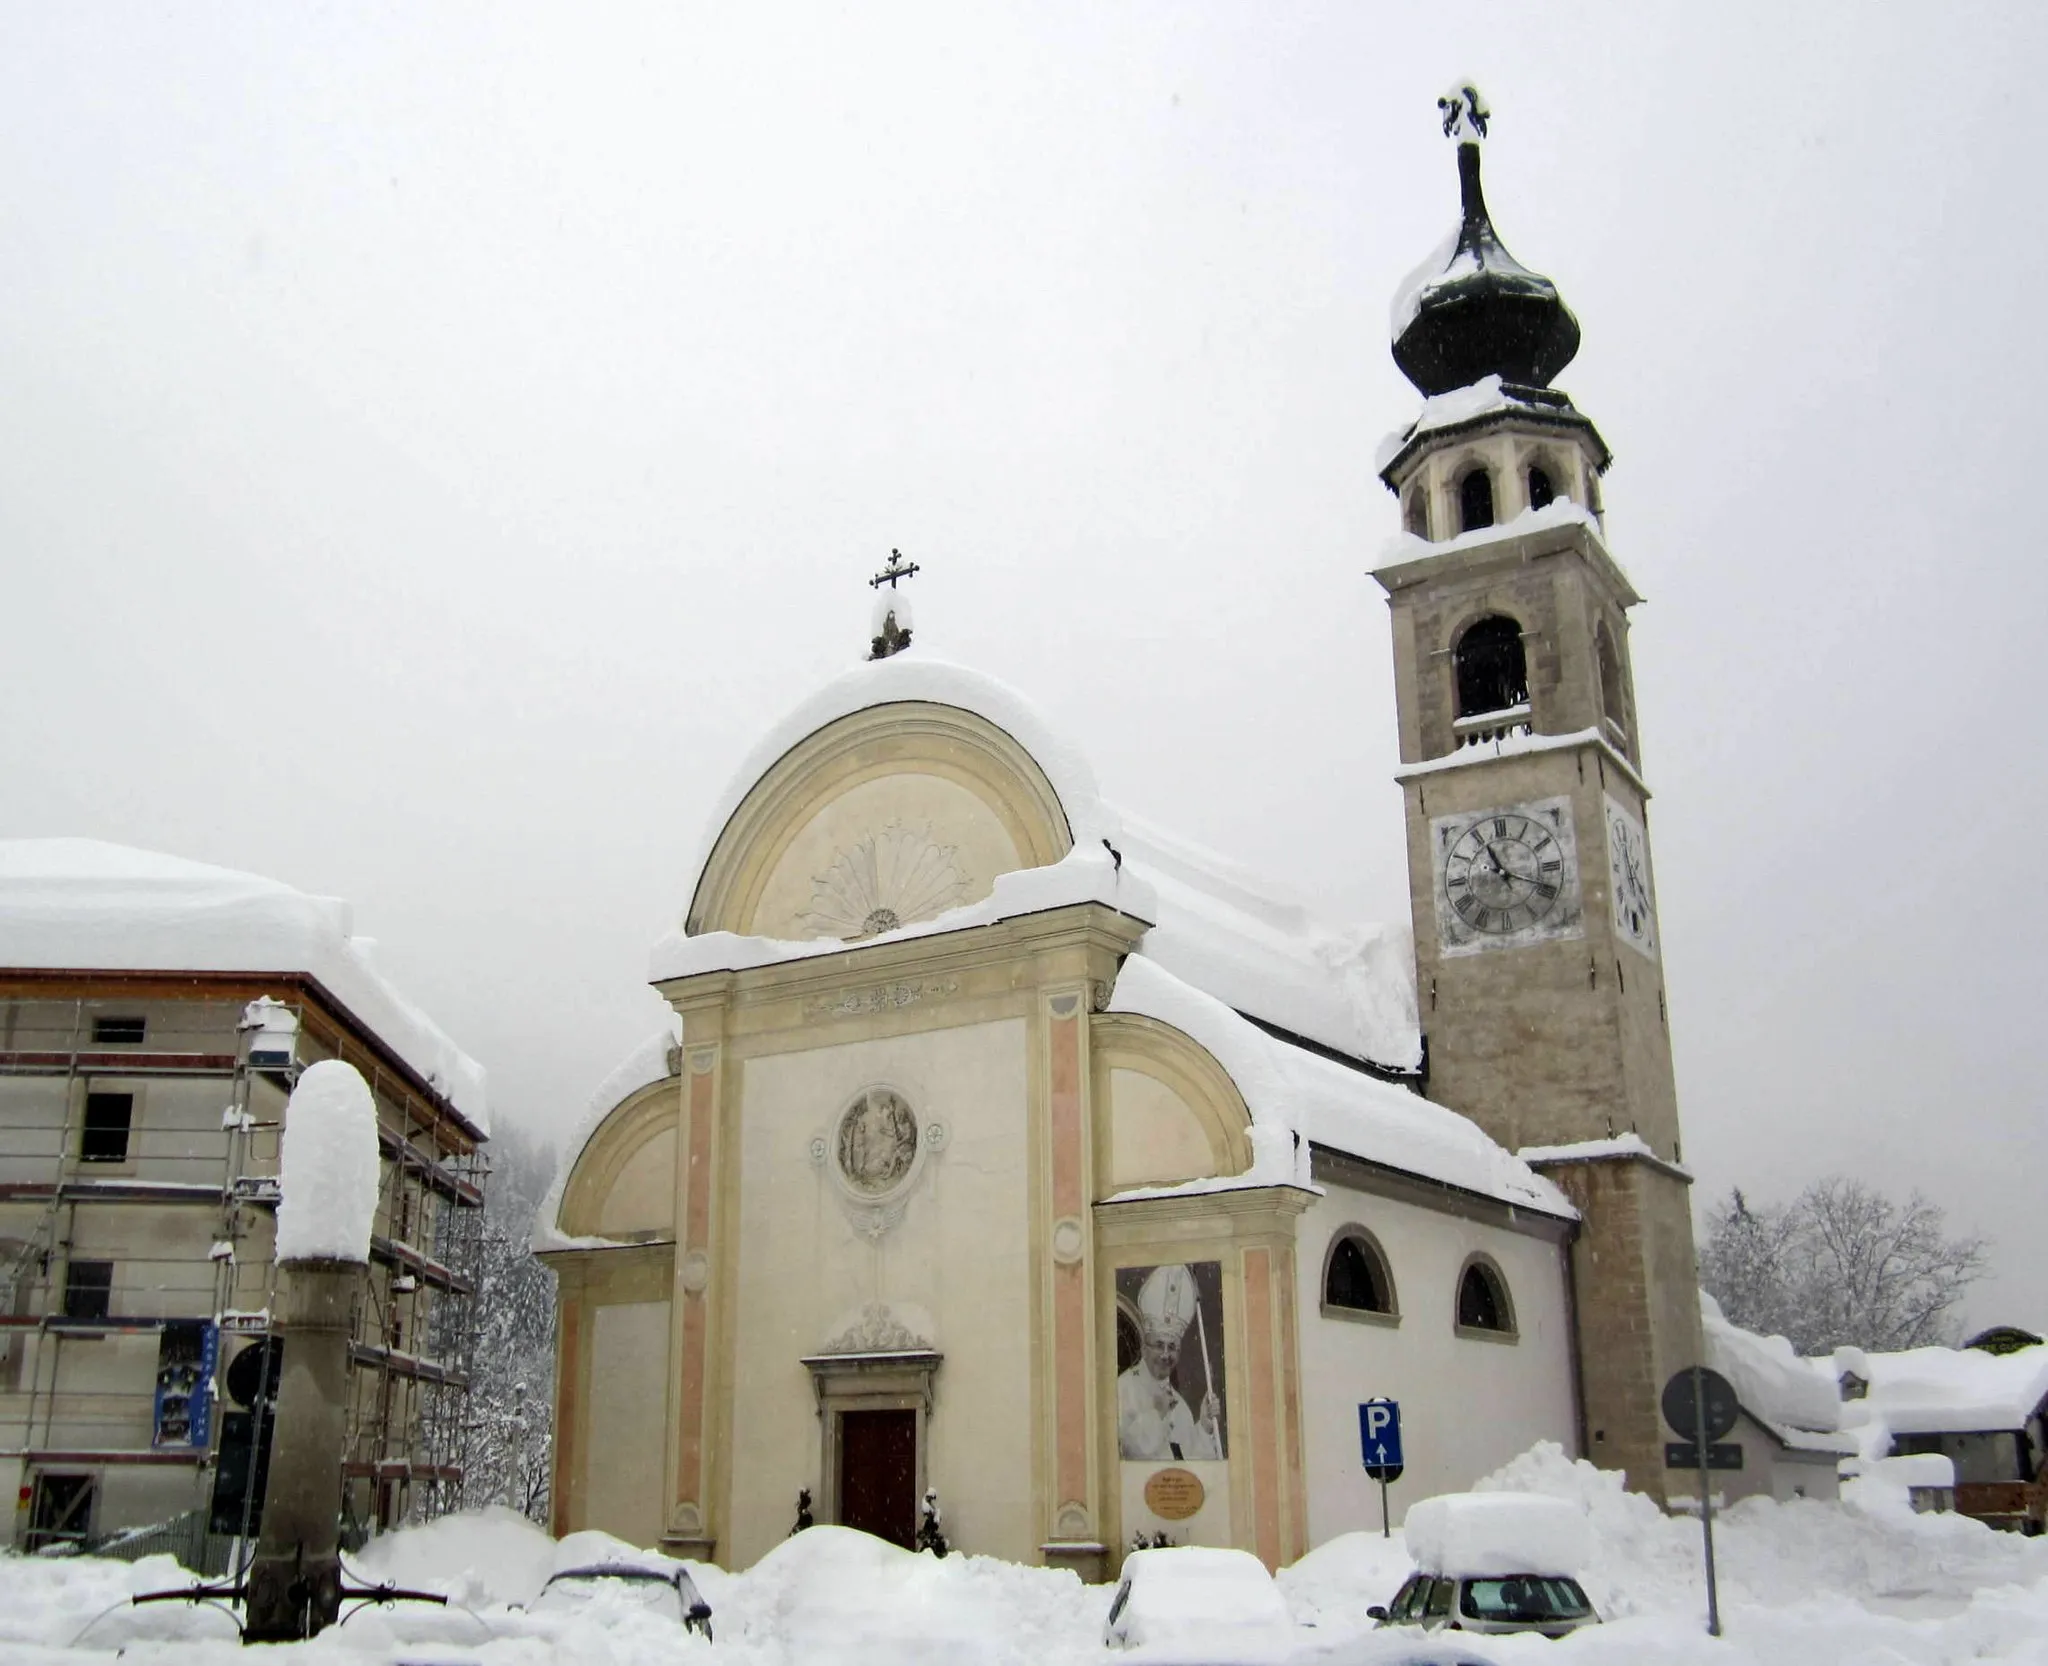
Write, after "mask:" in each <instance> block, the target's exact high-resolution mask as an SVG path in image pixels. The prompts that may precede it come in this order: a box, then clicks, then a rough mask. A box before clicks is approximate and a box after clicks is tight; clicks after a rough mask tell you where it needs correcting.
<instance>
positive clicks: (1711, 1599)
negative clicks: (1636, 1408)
mask: <svg viewBox="0 0 2048 1666" xmlns="http://www.w3.org/2000/svg"><path fill="white" fill-rule="evenodd" d="M1692 1422H1693V1437H1694V1440H1693V1444H1694V1446H1695V1448H1696V1449H1697V1451H1698V1453H1699V1461H1700V1533H1701V1535H1702V1536H1703V1537H1704V1539H1705V1540H1706V1546H1707V1635H1708V1636H1709V1637H1719V1636H1720V1635H1721V1599H1720V1593H1719V1592H1718V1591H1717V1590H1716V1589H1715V1585H1714V1495H1713V1492H1712V1490H1711V1489H1710V1488H1709V1486H1708V1484H1707V1391H1706V1387H1705V1384H1704V1382H1703V1380H1702V1378H1701V1376H1700V1368H1699V1367H1698V1366H1697V1365H1695V1366H1694V1367H1693V1368H1692Z"/></svg>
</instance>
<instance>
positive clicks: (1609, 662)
mask: <svg viewBox="0 0 2048 1666" xmlns="http://www.w3.org/2000/svg"><path fill="white" fill-rule="evenodd" d="M1593 657H1594V658H1595V659H1596V660H1598V661H1599V664H1600V710H1601V712H1602V714H1603V715H1605V717H1606V718H1607V720H1608V722H1610V723H1612V724H1613V725H1614V726H1615V727H1616V728H1617V729H1619V730H1621V732H1622V733H1623V734H1627V733H1628V702H1627V696H1626V695H1624V693H1623V692H1622V683H1621V655H1620V654H1619V653H1617V652H1616V651H1615V647H1614V633H1613V632H1612V631H1610V630H1609V629H1608V628H1607V621H1606V620H1605V619H1600V620H1596V621H1595V622H1594V625H1593Z"/></svg>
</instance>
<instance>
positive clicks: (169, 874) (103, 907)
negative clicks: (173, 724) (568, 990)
mask: <svg viewBox="0 0 2048 1666" xmlns="http://www.w3.org/2000/svg"><path fill="white" fill-rule="evenodd" d="M351 924H352V917H351V911H350V908H349V905H348V904H347V903H346V902H344V901H342V900H341V899H339V898H337V897H315V896H309V895H307V894H306V893H305V892H303V891H298V890H294V889H293V888H292V887H291V886H289V885H285V884H283V883H281V882H280V881H278V880H275V879H265V878H263V877H261V876H260V875H257V874H249V873H238V872H236V871H235V870H234V869H232V868H216V867H211V866H209V865H208V864H206V863H203V862H188V861H186V860H184V859H183V858H182V857H177V856H165V855H161V854H159V853H158V852H156V851H149V850H136V849H133V848H131V847H129V846H127V845H116V844H107V843H104V842H102V841H100V840H98V839H5V840H0V964H4V965H6V966H10V967H24V968H29V967H32V968H35V969H37V970H45V971H48V970H59V971H81V972H83V971H122V972H256V973H262V972H294V973H303V974H304V975H306V976H308V977H311V978H313V979H315V980H316V981H317V982H318V983H319V984H320V986H321V987H322V988H323V989H325V990H326V991H327V992H328V994H329V995H331V996H332V997H333V998H334V999H335V1000H337V1001H339V1002H340V1003H341V1004H342V1005H343V1006H344V1007H346V1008H347V1009H348V1010H349V1012H350V1013H351V1014H353V1015H354V1017H355V1018H356V1019H357V1020H358V1021H359V1022H360V1023H362V1024H364V1025H365V1026H367V1027H368V1028H369V1030H370V1031H371V1032H372V1033H374V1034H375V1035H376V1036H377V1037H378V1038H379V1039H380V1040H381V1041H383V1042H384V1044H385V1045H386V1046H388V1047H390V1048H391V1050H392V1051H393V1052H394V1053H396V1054H397V1055H398V1056H399V1057H400V1058H401V1059H403V1060H404V1061H405V1062H406V1063H407V1064H408V1065H410V1066H411V1067H412V1068H413V1069H414V1070H415V1071H417V1072H418V1073H419V1075H420V1076H421V1077H422V1078H423V1079H424V1080H425V1081H426V1082H428V1083H429V1084H430V1085H431V1086H433V1087H435V1088H436V1089H438V1090H439V1091H440V1092H441V1093H442V1094H443V1095H444V1096H445V1097H446V1098H447V1099H448V1101H449V1102H450V1103H451V1104H452V1105H454V1107H455V1108H456V1110H457V1111H459V1112H460V1113H461V1114H462V1116H463V1117H464V1119H465V1120H467V1121H468V1122H469V1123H470V1124H471V1126H473V1127H474V1128H475V1129H476V1130H477V1131H478V1132H479V1133H488V1132H489V1129H490V1120H489V1110H488V1107H487V1104H486V1101H485V1095H484V1072H483V1067H482V1066H481V1065H479V1064H478V1063H477V1062H476V1060H474V1059H472V1058H471V1057H470V1056H469V1055H468V1054H467V1053H465V1052H463V1051H462V1049H461V1048H459V1047H457V1046H456V1045H455V1043H454V1042H453V1041H451V1040H449V1038H448V1037H447V1036H446V1035H445V1034H443V1033H442V1031H441V1030H440V1028H439V1027H438V1026H437V1025H435V1023H434V1022H433V1021H432V1020H431V1019H430V1018H428V1017H427V1015H426V1014H425V1013H423V1012H421V1011H420V1010H419V1008H417V1007H415V1006H414V1005H413V1004H412V1003H411V1002H409V1001H408V1000H406V999H405V997H404V996H403V995H401V994H399V992H398V991H397V990H396V989H395V988H393V987H392V985H391V984H390V983H389V982H388V981H387V980H386V979H385V978H384V976H383V974H381V973H380V972H378V971H377V969H376V967H375V966H374V965H373V964H372V962H371V959H370V951H371V948H372V946H373V945H372V943H371V940H370V939H368V938H363V937H356V936H353V935H352V934H351V929H350V928H351Z"/></svg>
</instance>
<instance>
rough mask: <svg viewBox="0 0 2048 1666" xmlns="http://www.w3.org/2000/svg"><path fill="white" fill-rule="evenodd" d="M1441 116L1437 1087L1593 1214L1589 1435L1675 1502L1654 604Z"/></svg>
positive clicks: (1413, 497) (1431, 487)
mask: <svg viewBox="0 0 2048 1666" xmlns="http://www.w3.org/2000/svg"><path fill="white" fill-rule="evenodd" d="M1439 107H1440V109H1441V110H1442V112H1443V116H1444V122H1443V126H1444V133H1445V135H1446V137H1448V138H1450V139H1451V140H1452V141H1453V142H1454V144H1455V145H1456V153H1457V161H1458V179H1459V186H1460V192H1461V197H1462V207H1463V214H1462V218H1461V221H1460V224H1459V228H1458V231H1457V234H1456V236H1455V238H1454V239H1453V240H1450V241H1447V243H1446V245H1445V247H1444V248H1442V249H1440V250H1439V251H1438V252H1437V253H1436V254H1435V255H1434V256H1432V258H1431V260H1430V261H1429V262H1427V263H1425V265H1424V266H1423V267H1422V268H1421V269H1420V270H1419V271H1418V272H1417V273H1416V274H1415V275H1414V276H1413V277H1411V278H1410V279H1409V280H1408V282H1407V284H1406V285H1405V286H1404V287H1403V290H1402V292H1401V294H1400V295H1399V296H1398V297H1397V299H1396V301H1395V304H1394V317H1393V325H1394V345H1393V353H1394V361H1395V363H1396V364H1397V365H1399V366H1400V368H1401V371H1402V373H1403V374H1404V375H1406V376H1407V378H1408V379H1409V380H1410V381H1411V382H1413V383H1414V384H1415V386H1416V387H1417V388H1418V389H1419V390H1420V391H1421V392H1422V394H1423V395H1424V396H1425V398H1424V403H1423V408H1422V412H1421V414H1420V415H1419V416H1418V417H1417V418H1416V420H1415V421H1414V422H1413V423H1412V424H1410V425H1409V427H1408V428H1407V429H1405V430H1404V431H1402V432H1401V433H1399V434H1398V435H1396V436H1394V437H1393V438H1392V439H1391V440H1390V441H1389V442H1388V446H1387V448H1386V449H1385V451H1384V452H1383V457H1382V462H1383V467H1382V469H1381V475H1380V478H1381V479H1382V480H1383V481H1384V482H1385V484H1386V485H1387V487H1388V489H1389V490H1391V491H1392V492H1393V493H1394V494H1395V496H1396V497H1397V498H1398V499H1399V501H1400V506H1401V523H1402V527H1403V530H1404V532H1405V533H1406V534H1407V536H1406V537H1404V538H1403V539H1402V540H1401V542H1400V546H1399V548H1398V549H1397V550H1396V552H1395V554H1396V555H1397V559H1396V560H1394V561H1393V562H1392V563H1391V564H1389V565H1387V566H1384V567H1382V568H1380V569H1379V571H1377V572H1376V573H1374V574H1373V577H1374V578H1375V579H1377V580H1378V581H1379V583H1380V585H1381V587H1382V588H1383V589H1384V590H1385V591H1386V593H1387V602H1388V607H1389V609H1390V611H1391V614H1392V623H1393V635H1394V667H1395V687H1396V695H1397V700H1398V705H1399V713H1400V738H1401V769H1400V771H1399V775H1400V779H1401V784H1402V789H1403V792H1404V794H1405V796H1406V800H1407V826H1408V868H1409V898H1410V907H1411V909H1412V912H1413V917H1414V925H1415V973H1416V991H1417V995H1418V998H1419V1004H1420V1008H1421V1016H1422V1024H1423V1028H1424V1031H1425V1033H1426V1034H1427V1036H1428V1044H1429V1072H1430V1074H1429V1084H1430V1085H1429V1093H1430V1097H1431V1098H1433V1099H1436V1100H1438V1101H1439V1102H1441V1103H1442V1104H1445V1105H1448V1106H1450V1107H1451V1108H1452V1109H1454V1110H1457V1111H1460V1112H1463V1113H1464V1114H1465V1115H1467V1116H1469V1117H1471V1118H1472V1119H1473V1120H1474V1121H1475V1122H1477V1123H1478V1124H1479V1125H1480V1126H1481V1127H1482V1128H1484V1129H1485V1130H1486V1131H1487V1132H1488V1133H1489V1134H1491V1135H1492V1136H1493V1137H1494V1138H1495V1139H1496V1140H1498V1141H1499V1142H1500V1143H1501V1144H1503V1145H1505V1146H1506V1147H1508V1148H1509V1149H1510V1150H1516V1151H1521V1152H1523V1153H1524V1155H1525V1156H1527V1157H1528V1158H1529V1160H1530V1161H1531V1162H1532V1163H1533V1164H1534V1166H1535V1167H1537V1168H1538V1169H1539V1170H1541V1171H1542V1172H1544V1173H1545V1174H1547V1175H1548V1176H1549V1177H1550V1178H1551V1179H1552V1180H1553V1181H1555V1182H1556V1183H1557V1185H1558V1186H1559V1187H1560V1188H1562V1189H1563V1190H1564V1191H1565V1193H1566V1194H1567V1195H1568V1196H1569V1197H1570V1198H1571V1199H1572V1201H1573V1202H1574V1203H1575V1204H1576V1205H1577V1206H1578V1208H1579V1210H1580V1212H1581V1214H1582V1215H1583V1216H1584V1223H1583V1226H1582V1228H1581V1231H1580V1235H1579V1238H1578V1240H1577V1242H1576V1244H1575V1246H1574V1249H1573V1260H1572V1266H1573V1280H1574V1301H1575V1307H1576V1313H1577V1322H1578V1356H1579V1388H1580V1406H1581V1410H1582V1415H1583V1429H1582V1445H1583V1449H1584V1455H1585V1456H1586V1457H1588V1458H1590V1459H1592V1460H1593V1461H1594V1462H1595V1463H1597V1464H1600V1465H1602V1466H1603V1467H1607V1468H1620V1469H1625V1470H1626V1471H1627V1472H1628V1477H1629V1482H1630V1484H1631V1486H1633V1487H1635V1488H1637V1489H1638V1490H1641V1491H1646V1492H1650V1493H1653V1494H1655V1495H1657V1496H1659V1497H1662V1496H1663V1495H1664V1491H1665V1486H1664V1483H1665V1472H1664V1467H1663V1458H1664V1435H1663V1432H1662V1430H1661V1428H1660V1424H1659V1412H1658V1405H1657V1396H1658V1391H1659V1389H1660V1388H1661V1386H1662V1384H1663V1382H1664V1380H1665V1378H1666V1377H1668V1376H1669V1375H1670V1373H1671V1372H1673V1371H1675V1370H1677V1369H1679V1368H1680V1367H1682V1366H1686V1365H1690V1364H1692V1363H1694V1361H1695V1360H1696V1359H1697V1358H1698V1357H1699V1350H1700V1327H1699V1302H1698V1296H1697V1274H1696V1268H1695V1262H1694V1254H1693V1241H1692V1220H1691V1213H1690V1207H1689V1203H1688V1198H1687V1190H1688V1187H1689V1186H1690V1179H1689V1177H1688V1176H1687V1174H1686V1172H1685V1170H1684V1168H1683V1167H1682V1166H1681V1165H1682V1160H1683V1148H1682V1145H1681V1143H1680V1135H1679V1126H1678V1098H1677V1091H1676V1087H1675V1084H1674V1081H1673V1077H1672V1065H1671V1039H1670V1030H1669V1016H1670V1015H1669V1008H1668V1003H1667V1001H1666V998H1665V990H1664V968H1663V961H1662V942H1661V928H1660V925H1659V921H1658V916H1657V907H1656V888H1655V885H1654V882H1653V878H1652V871H1651V864H1650V849H1649V835H1648V821H1649V802H1650V790H1649V787H1648V785H1647V784H1646V777H1645V767H1644V763H1643V750H1642V736H1641V733H1640V729H1639V725H1638V722H1637V716H1636V704H1635V689H1634V683H1633V679H1632V677H1631V675H1630V668H1629V646H1628V611H1629V609H1630V608H1632V607H1633V606H1634V605H1635V604H1636V603H1637V602H1638V601H1640V600H1641V599H1642V598H1641V597H1640V596H1638V595H1637V593H1636V591H1635V588H1634V587H1633V585H1631V584H1630V582H1629V578H1628V575H1627V574H1626V573H1625V572H1624V571H1623V570H1622V568H1621V566H1620V564H1619V563H1618V562H1617V561H1616V560H1615V558H1614V556H1613V554H1612V553H1611V551H1610V549H1609V546H1608V539H1607V525H1606V516H1605V512H1604V509H1603V505H1602V499H1601V492H1600V482H1601V477H1602V476H1603V474H1604V473H1605V472H1606V469H1607V466H1608V463H1609V461H1610V458H1609V454H1608V450H1607V446H1606V444H1605V442H1603V441H1602V439H1601V438H1600V435H1599V432H1598V431H1597V430H1596V429H1595V428H1594V426H1593V424H1592V423H1591V422H1590V421H1589V420H1588V419H1587V418H1586V417H1585V416H1584V415H1583V414H1581V413H1580V412H1579V411H1578V410H1577V409H1576V408H1575V407H1574V406H1573V404H1572V402H1571V400H1570V398H1569V397H1568V396H1566V395H1565V394H1564V393H1562V392H1561V391H1559V390H1557V389H1555V388H1553V387H1552V386H1551V385H1550V384H1551V382H1552V380H1553V378H1555V377H1556V375H1557V374H1558V372H1560V371H1561V370H1563V369H1564V367H1565V366H1566V365H1567V364H1569V363H1570V362H1571V360H1572V357H1573V356H1574V354H1576V353H1577V351H1578V345H1579V326H1578V322H1577V320H1576V319H1574V318H1573V316H1572V314H1571V311H1570V309H1569V308H1567V307H1566V306H1565V304H1564V301H1563V299H1562V297H1560V296H1559V294H1558V292H1557V287H1556V285H1554V284H1553V283H1551V281H1550V280H1549V279H1548V278H1545V277H1542V276H1541V275H1539V274H1537V273H1535V272H1532V271H1530V270H1529V269H1528V268H1526V267H1524V266H1523V265H1521V264H1520V263H1519V262H1518V261H1516V260H1515V258H1514V257H1513V256H1512V255H1510V254H1509V253H1508V251H1507V249H1506V248H1505V247H1504V246H1503V245H1502V243H1501V241H1500V237H1499V235H1498V233H1497V232H1496V231H1495V230H1494V227H1493V223H1492V220H1491V218H1490V217H1489V216H1488V213H1487V209H1486V200H1485V196H1484V194H1483V192H1482V190H1481V181H1480V152H1481V146H1482V144H1483V142H1484V140H1485V138H1486V133H1487V127H1488V125H1489V117H1488V114H1487V112H1486V110H1485V108H1484V107H1483V105H1482V104H1481V102H1480V99H1479V95H1478V93H1477V91H1476V90H1475V89H1473V88H1471V87H1469V86H1460V87H1458V88H1455V89H1453V91H1452V92H1451V93H1450V94H1448V95H1446V97H1445V98H1443V99H1441V100H1439Z"/></svg>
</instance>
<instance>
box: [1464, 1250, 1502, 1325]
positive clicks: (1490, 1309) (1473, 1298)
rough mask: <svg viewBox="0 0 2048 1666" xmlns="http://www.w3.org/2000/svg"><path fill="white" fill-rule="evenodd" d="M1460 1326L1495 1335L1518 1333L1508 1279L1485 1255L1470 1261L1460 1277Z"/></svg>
mask: <svg viewBox="0 0 2048 1666" xmlns="http://www.w3.org/2000/svg"><path fill="white" fill-rule="evenodd" d="M1458 1329H1459V1330H1461V1331H1483V1332H1487V1333H1489V1334H1491V1335H1494V1336H1513V1335H1514V1334H1515V1309H1514V1304H1513V1303H1512V1302H1510V1301H1509V1300H1508V1286H1507V1280H1506V1279H1504V1278H1502V1277H1501V1275H1500V1269H1499V1268H1498V1267H1496V1266H1495V1265H1494V1264H1493V1262H1492V1261H1490V1260H1488V1259H1487V1258H1485V1257H1483V1256H1477V1255H1475V1256H1474V1257H1473V1258H1472V1259H1471V1260H1470V1261H1467V1262H1466V1263H1465V1271H1464V1272H1463V1273H1462V1274H1461V1275H1460V1276H1459V1278H1458Z"/></svg>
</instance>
